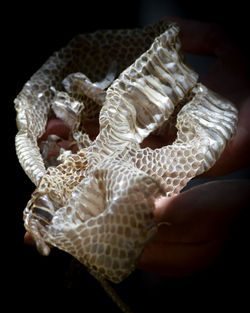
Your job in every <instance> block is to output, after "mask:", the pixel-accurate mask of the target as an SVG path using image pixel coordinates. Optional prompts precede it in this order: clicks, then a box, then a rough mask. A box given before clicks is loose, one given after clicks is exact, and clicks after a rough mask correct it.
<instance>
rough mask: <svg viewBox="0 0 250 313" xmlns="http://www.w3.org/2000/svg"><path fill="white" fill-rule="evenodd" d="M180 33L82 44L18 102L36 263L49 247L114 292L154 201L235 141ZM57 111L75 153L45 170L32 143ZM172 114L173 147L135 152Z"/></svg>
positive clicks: (113, 36)
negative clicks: (90, 127)
mask: <svg viewBox="0 0 250 313" xmlns="http://www.w3.org/2000/svg"><path fill="white" fill-rule="evenodd" d="M178 31H179V29H178V26H177V25H175V24H168V23H166V22H165V23H164V22H161V23H159V24H158V25H156V26H154V27H146V28H145V29H143V30H129V31H98V32H96V33H94V34H91V35H80V36H78V37H77V38H75V39H73V40H72V41H71V42H70V44H69V45H68V46H67V47H66V48H63V49H62V50H61V51H59V52H56V53H55V54H54V55H53V56H52V57H51V58H49V60H48V61H47V62H46V63H45V64H44V65H43V66H42V68H41V69H40V70H39V71H38V72H36V73H35V74H34V75H33V76H32V78H31V79H30V81H28V82H27V83H26V85H25V86H24V88H23V90H22V91H21V93H20V94H19V95H18V97H17V99H16V100H15V103H16V109H17V112H18V115H17V123H18V127H19V133H18V134H17V136H16V148H17V154H18V157H19V160H20V163H21V164H22V166H23V168H24V170H25V171H26V173H27V175H28V176H29V177H30V179H31V180H32V181H33V182H34V183H35V184H36V185H37V189H36V191H35V193H34V194H33V195H32V198H31V200H30V201H29V203H28V205H27V208H26V209H25V213H24V220H25V227H26V229H27V230H28V231H29V232H30V233H31V235H32V236H33V238H34V240H35V241H36V244H37V247H38V249H39V251H40V252H41V253H42V254H46V255H47V254H48V253H49V250H50V247H51V246H56V247H58V248H60V249H62V250H65V251H67V252H68V253H70V254H71V255H73V256H74V257H76V258H77V259H78V260H79V261H80V262H82V263H83V264H84V265H85V266H86V267H87V268H88V269H89V270H90V271H91V272H92V273H93V274H94V275H95V276H98V277H99V278H101V279H109V280H111V281H113V282H120V281H121V280H123V279H124V278H125V277H126V276H127V275H129V274H130V273H131V271H132V270H133V269H134V268H135V265H136V261H137V260H138V258H139V257H140V255H141V253H142V251H143V249H144V247H145V245H146V244H147V242H148V241H149V240H151V239H152V238H153V235H154V234H155V233H156V231H157V224H156V223H155V221H154V219H153V211H154V202H155V199H157V198H159V197H163V196H174V195H176V194H178V193H179V192H180V191H181V189H182V188H183V187H184V186H185V185H186V184H187V182H188V181H189V180H190V179H191V178H193V177H194V176H196V175H198V174H201V173H203V172H204V171H206V170H208V169H209V168H210V167H211V166H213V165H214V163H215V162H216V160H217V159H218V158H219V156H220V155H221V153H222V151H223V150H224V148H225V146H226V144H227V143H228V142H229V141H230V139H231V137H232V135H233V134H234V132H235V129H236V124H237V110H236V109H235V107H234V106H233V105H232V103H230V102H229V101H227V100H225V99H223V98H222V97H220V96H219V95H217V94H215V93H213V92H212V91H210V90H208V89H207V88H206V87H205V86H203V85H202V84H199V83H197V79H198V75H197V74H196V73H195V72H194V71H193V70H191V69H190V68H189V67H187V66H186V65H185V64H184V62H183V58H182V56H181V53H180V41H179V39H178ZM155 37H156V38H155ZM145 50H146V52H144V53H143V54H142V52H143V51H145ZM119 73H120V74H119ZM118 75H119V76H118ZM117 76H118V78H117V79H115V77H117ZM91 81H95V82H96V83H91ZM108 86H110V87H108ZM107 88H108V89H107ZM100 108H101V110H100ZM99 110H100V114H99ZM53 111H54V113H55V114H56V115H57V116H58V117H60V118H61V119H63V120H64V121H65V123H66V124H68V126H69V127H70V128H71V130H72V131H71V136H72V138H74V140H75V141H76V142H77V144H78V147H79V151H78V152H77V153H75V154H73V153H70V152H62V154H61V156H60V158H59V160H60V161H59V162H61V163H60V164H59V165H58V166H57V167H53V166H51V167H48V168H47V169H45V165H44V161H43V159H42V156H41V153H40V151H39V148H38V145H37V139H38V138H39V137H40V136H41V135H42V134H43V133H44V130H45V126H46V122H47V119H48V118H49V116H51V115H52V113H53ZM98 114H99V122H100V132H99V135H98V136H97V138H96V139H95V140H94V141H93V142H92V141H91V140H90V139H89V138H88V135H87V134H85V133H84V131H83V129H84V122H85V121H86V120H87V119H91V118H92V117H94V116H96V115H98ZM176 115H177V119H176V128H177V137H176V140H175V141H174V142H173V143H172V144H171V145H168V146H165V147H163V148H160V149H156V150H151V149H150V148H145V149H142V148H140V143H141V142H142V141H143V139H144V138H146V137H147V136H148V135H149V134H150V133H152V132H155V131H157V130H159V129H160V130H163V129H165V125H166V123H168V121H170V120H171V121H173V120H174V116H176ZM82 127H83V128H82ZM173 227H174V225H173Z"/></svg>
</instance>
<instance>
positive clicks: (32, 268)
mask: <svg viewBox="0 0 250 313" xmlns="http://www.w3.org/2000/svg"><path fill="white" fill-rule="evenodd" d="M146 2H148V1H145V2H144V1H137V2H136V1H131V0H128V1H126V2H122V1H116V2H100V3H98V1H97V2H93V3H91V2H90V3H88V4H86V3H85V2H77V3H74V2H72V1H71V2H68V3H62V2H61V3H58V4H57V5H56V4H55V2H53V5H52V4H51V3H45V2H43V3H38V2H36V3H35V2H33V3H29V4H26V5H25V4H23V3H19V4H6V5H5V6H4V7H3V8H2V11H1V15H2V22H1V24H2V26H1V29H2V32H1V33H2V49H1V50H2V53H3V56H2V70H3V71H2V81H1V87H2V88H1V99H2V103H1V105H2V107H3V111H2V114H1V121H2V123H1V126H3V128H2V142H3V146H2V150H1V151H2V153H1V158H2V159H1V162H3V164H4V166H3V169H2V172H3V177H4V181H3V186H2V215H1V216H2V219H1V222H2V223H1V225H2V231H3V234H2V241H1V243H2V253H1V259H2V262H3V266H2V278H3V280H2V282H3V288H4V292H6V296H7V295H8V296H12V299H13V301H10V303H9V305H11V304H12V303H13V305H16V302H15V301H14V299H15V297H16V296H18V295H23V300H22V301H19V302H18V303H19V307H20V306H21V307H27V305H28V304H29V303H30V302H31V300H32V299H33V300H36V302H37V304H38V306H37V308H41V309H43V308H44V309H46V308H47V305H48V302H49V301H52V302H54V304H55V305H57V303H63V305H65V310H66V306H70V307H71V309H72V311H73V310H77V309H79V308H81V311H83V312H99V311H100V310H101V309H102V310H107V311H108V310H109V312H119V310H117V308H116V306H115V305H113V303H112V302H111V301H110V300H109V299H108V298H106V296H105V294H104V292H103V291H102V289H101V288H99V286H98V283H96V282H95V280H94V279H92V278H91V277H90V276H89V275H88V273H85V272H84V271H82V270H79V272H78V270H76V269H75V270H74V271H73V273H72V271H71V270H70V264H71V258H70V257H69V256H67V255H66V254H65V253H63V252H61V251H58V250H55V249H54V250H53V251H52V254H51V255H50V256H49V257H42V256H40V255H39V254H38V253H37V252H36V250H35V249H34V248H33V247H30V246H25V245H24V244H23V235H24V228H23V223H22V212H23V208H24V207H25V205H26V203H27V201H28V199H29V197H30V194H31V192H32V191H33V189H34V186H33V184H32V183H31V182H30V181H29V179H28V178H27V176H26V175H25V174H24V172H23V170H22V169H21V167H20V165H19V163H18V161H17V159H16V155H15V149H14V136H15V134H16V126H15V111H14V105H13V100H14V98H15V96H16V95H17V94H18V92H19V91H20V90H21V88H22V86H23V85H24V83H25V82H26V81H27V80H28V79H29V77H30V76H31V75H32V74H33V73H34V72H35V71H36V70H37V69H38V68H39V67H40V66H41V65H42V64H43V63H44V61H45V60H46V59H47V58H48V57H49V56H50V55H51V54H52V53H53V51H55V50H58V49H59V48H60V47H62V46H64V45H65V44H66V43H67V42H68V41H69V40H70V39H71V38H72V37H73V36H74V35H76V34H78V33H83V32H90V31H94V30H97V29H104V28H105V29H106V28H134V27H139V26H143V23H144V21H145V19H143V17H142V14H141V11H142V8H143V5H144V3H146ZM153 3H155V8H157V5H158V4H159V3H161V4H162V3H163V4H164V5H165V4H166V3H167V1H165V2H164V1H155V2H153ZM175 3H178V8H179V11H178V12H179V14H178V15H179V16H181V17H185V18H192V19H197V20H204V21H213V22H217V23H219V24H221V26H222V27H223V28H224V29H225V30H226V32H227V33H228V34H229V35H230V36H231V37H232V38H235V40H236V41H237V42H238V43H239V45H241V46H242V49H244V50H245V52H246V53H248V51H249V50H248V49H249V47H248V43H247V41H246V39H245V38H246V36H247V35H248V34H249V27H248V16H247V11H248V8H247V5H246V4H243V3H244V2H243V1H237V3H235V2H234V3H232V1H231V2H230V3H229V2H227V3H224V2H220V1H214V0H213V1H205V2H204V1H203V2H202V3H201V2H198V1H197V2H195V1H191V2H190V1H175ZM245 3H246V2H245ZM164 5H163V7H165V6H164ZM149 13H152V12H149ZM165 15H169V12H168V10H167V6H166V10H163V11H162V17H163V16H165ZM152 22H154V21H152ZM6 151H7V152H6ZM248 217H249V214H248V213H245V215H244V217H242V218H241V219H240V221H239V222H238V223H236V225H235V228H234V229H233V230H232V234H231V236H230V238H229V239H228V244H227V246H226V247H225V249H224V250H223V251H222V253H221V255H220V256H219V258H218V261H217V262H216V264H215V265H214V266H213V267H212V268H210V269H209V270H207V271H205V272H203V273H201V274H200V275H197V276H195V277H186V278H166V277H160V276H157V275H153V274H150V273H143V272H141V271H136V272H135V273H134V274H133V275H131V277H129V278H128V279H127V280H126V281H125V282H124V283H122V284H121V285H120V286H118V287H117V290H118V292H119V293H120V294H121V296H122V298H123V299H125V301H126V302H127V303H128V304H130V306H131V307H132V308H134V311H135V312H151V311H152V310H153V311H154V312H158V311H164V312H165V311H166V312H168V311H169V309H170V305H174V306H175V307H176V308H179V307H180V306H184V307H185V308H186V309H194V308H199V309H200V311H201V312H203V310H204V308H206V307H207V306H210V305H212V306H215V307H218V306H219V305H221V306H222V308H223V309H225V308H226V307H227V305H231V304H232V303H233V302H235V303H236V304H238V305H240V304H241V305H242V304H244V305H245V309H246V308H247V307H249V305H248V303H247V296H246V294H247V290H248V291H249V287H248V284H249V272H248V264H249V257H248V249H249V241H248V240H247V239H248V238H249V233H248V228H249V226H248V224H249V223H248ZM75 267H77V266H75ZM75 267H74V268H75ZM77 268H78V267H77ZM69 287H71V289H70V290H69V292H68V293H67V296H64V290H65V289H67V288H69ZM72 289H75V290H76V291H74V293H72V292H71V290H72ZM79 291H80V293H78V292H79ZM59 292H60V293H59ZM55 294H59V296H55ZM34 295H35V296H34ZM79 295H80V296H79ZM53 299H54V300H53ZM27 301H28V304H27ZM199 303H202V304H201V306H200V304H199ZM28 306H29V305H28ZM90 306H91V307H92V309H91V310H90V309H89V307H90ZM177 311H178V310H177ZM237 312H242V311H241V310H240V309H239V310H238V311H237Z"/></svg>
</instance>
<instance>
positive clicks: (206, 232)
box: [155, 180, 250, 243]
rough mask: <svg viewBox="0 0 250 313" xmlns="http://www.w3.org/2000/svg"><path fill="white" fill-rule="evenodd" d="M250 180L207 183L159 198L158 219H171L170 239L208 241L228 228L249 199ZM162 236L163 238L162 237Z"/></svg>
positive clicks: (167, 229)
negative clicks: (170, 196) (171, 195)
mask: <svg viewBox="0 0 250 313" xmlns="http://www.w3.org/2000/svg"><path fill="white" fill-rule="evenodd" d="M249 190H250V181H249V180H225V181H214V182H210V183H205V184H202V185H199V186H197V187H194V188H191V189H189V190H187V191H185V192H182V193H180V194H179V195H178V196H175V197H172V198H163V199H161V200H158V201H157V202H156V210H155V219H156V220H157V221H158V222H168V223H170V225H171V226H169V227H165V231H166V232H167V236H165V240H166V242H170V241H173V242H185V243H188V242H204V241H208V240H213V239H215V238H216V237H218V235H221V233H222V232H224V231H227V229H228V226H229V225H230V223H231V222H232V221H233V220H234V218H235V217H236V216H237V215H238V214H240V209H241V208H242V207H243V206H244V205H245V204H246V203H248V202H249V195H248V194H249ZM161 240H162V239H161Z"/></svg>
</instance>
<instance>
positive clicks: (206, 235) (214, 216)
mask: <svg viewBox="0 0 250 313" xmlns="http://www.w3.org/2000/svg"><path fill="white" fill-rule="evenodd" d="M171 20H173V21H176V22H177V23H178V24H179V25H180V28H181V41H182V48H183V50H184V51H186V52H189V53H194V54H201V55H209V56H211V55H212V56H214V57H215V61H214V63H213V65H212V67H211V68H210V69H209V71H208V72H207V73H206V74H205V75H204V76H203V77H201V81H202V82H203V83H204V84H205V85H206V86H207V87H209V88H211V89H212V90H214V91H216V92H218V93H220V94H222V95H223V96H225V97H226V98H228V99H230V100H231V101H233V102H234V104H235V105H236V106H237V108H238V110H239V123H238V127H237V132H236V135H235V136H234V138H233V140H232V141H231V143H230V144H229V145H228V146H227V148H226V149H225V151H224V153H223V154H222V155H221V157H220V159H219V160H218V161H217V162H216V164H215V166H214V167H213V168H212V169H210V170H209V171H208V172H207V173H205V174H203V175H202V176H203V177H213V176H221V175H224V174H227V173H230V172H232V171H235V170H238V169H240V168H242V167H243V166H246V165H247V164H248V162H249V152H250V151H249V150H250V149H249V147H250V123H249V118H250V92H249V79H248V78H249V68H248V65H249V64H248V62H247V60H246V58H245V56H244V54H243V53H242V52H241V51H240V49H239V48H238V47H237V46H235V45H234V44H233V43H232V42H230V41H229V40H228V39H227V38H226V37H225V36H224V35H223V33H222V31H221V30H220V29H219V28H218V27H217V26H216V25H213V24H206V23H201V22H195V21H188V20H182V19H179V18H178V19H177V18H175V19H171ZM164 140H165V139H164ZM148 144H149V145H150V146H153V145H154V144H155V143H154V139H153V138H151V142H150V138H149V140H148ZM249 187H250V181H248V180H241V181H237V180H236V181H233V180H232V181H216V182H211V183H208V184H203V185H200V186H198V187H195V188H192V189H190V190H188V191H185V192H183V193H181V194H179V195H178V196H176V197H172V198H162V199H161V200H158V201H157V202H156V210H155V219H156V220H157V221H158V222H159V223H164V222H167V223H170V224H169V226H167V225H162V226H161V227H160V228H159V231H158V234H157V235H156V237H155V238H154V240H153V241H152V242H151V243H149V244H148V246H147V247H146V248H145V250H144V253H143V254H142V256H141V259H140V261H139V264H138V267H139V268H142V269H146V270H150V271H154V272H158V273H161V274H166V275H169V276H182V275H189V274H193V273H196V272H198V271H200V270H202V269H204V268H206V267H207V266H209V265H210V264H211V263H212V262H213V261H214V259H215V257H216V255H218V253H219V251H220V250H221V248H222V245H223V243H224V241H225V238H226V237H227V235H228V231H229V229H230V226H231V225H232V223H233V221H234V220H235V219H236V217H237V215H239V214H240V212H241V208H242V206H243V205H245V204H246V203H247V201H249V200H248V193H249V190H250V188H249Z"/></svg>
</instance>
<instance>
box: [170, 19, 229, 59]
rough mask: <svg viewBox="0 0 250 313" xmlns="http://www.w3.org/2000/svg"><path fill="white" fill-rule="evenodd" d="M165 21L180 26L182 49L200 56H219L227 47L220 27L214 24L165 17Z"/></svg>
mask: <svg viewBox="0 0 250 313" xmlns="http://www.w3.org/2000/svg"><path fill="white" fill-rule="evenodd" d="M164 20H167V21H170V22H176V23H177V24H178V25H179V26H180V38H181V42H182V49H183V50H184V51H185V52H189V53H194V54H199V55H217V54H218V53H220V50H221V48H223V47H224V46H227V43H228V42H227V40H226V38H225V36H224V34H223V32H222V30H221V29H220V27H219V26H218V25H216V24H213V23H205V22H200V21H194V20H188V19H182V18H179V17H164Z"/></svg>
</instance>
